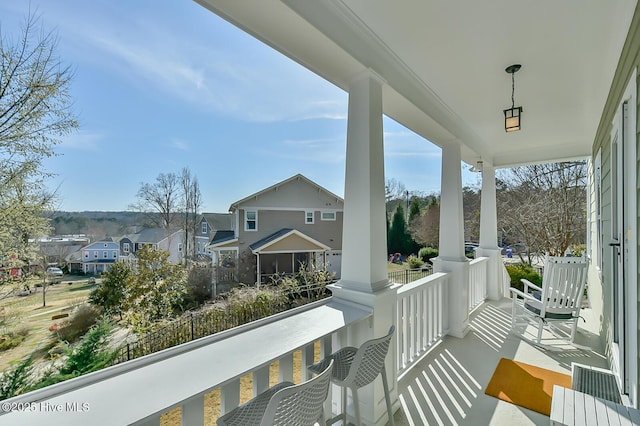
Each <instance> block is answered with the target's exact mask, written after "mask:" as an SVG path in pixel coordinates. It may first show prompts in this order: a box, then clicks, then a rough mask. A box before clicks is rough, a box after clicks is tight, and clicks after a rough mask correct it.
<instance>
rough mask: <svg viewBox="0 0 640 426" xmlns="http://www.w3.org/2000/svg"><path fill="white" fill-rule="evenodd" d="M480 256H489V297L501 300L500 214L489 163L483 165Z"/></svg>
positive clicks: (494, 176) (493, 176)
mask: <svg viewBox="0 0 640 426" xmlns="http://www.w3.org/2000/svg"><path fill="white" fill-rule="evenodd" d="M476 254H477V255H478V256H485V257H488V258H489V264H488V265H487V297H488V298H489V299H491V300H499V299H502V297H504V294H503V290H502V288H503V287H502V255H501V254H502V249H501V248H500V247H498V215H497V209H496V170H495V168H494V167H493V166H491V165H489V164H486V162H485V164H483V167H482V191H481V192H480V247H479V248H478V250H476Z"/></svg>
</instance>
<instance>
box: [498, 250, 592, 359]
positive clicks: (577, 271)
mask: <svg viewBox="0 0 640 426" xmlns="http://www.w3.org/2000/svg"><path fill="white" fill-rule="evenodd" d="M587 268H588V262H587V260H586V259H585V258H581V257H550V256H547V258H546V259H545V263H544V272H543V274H544V275H543V278H542V288H540V287H538V286H536V285H535V284H533V283H531V282H530V281H528V280H526V279H522V280H521V281H522V283H523V284H524V292H523V291H520V290H518V289H515V288H511V289H510V291H511V297H512V298H513V308H512V318H511V326H512V329H513V328H515V326H516V324H517V323H518V321H517V320H518V319H520V318H525V319H526V320H527V322H529V321H531V320H534V321H536V322H537V325H538V336H537V339H536V341H531V343H533V344H535V345H537V346H540V347H542V348H545V349H550V350H562V349H559V348H554V347H552V346H549V345H544V344H542V343H541V340H542V330H543V328H544V326H545V325H547V326H548V328H549V330H550V331H551V332H552V333H553V334H554V335H555V336H556V337H559V338H564V339H567V338H568V341H569V344H571V345H572V346H574V347H577V348H579V349H585V350H589V349H590V348H589V347H587V346H581V345H578V344H576V343H575V342H574V339H575V335H576V329H577V327H578V320H579V319H580V309H581V308H582V298H583V294H584V288H585V285H586V283H587ZM530 290H533V291H531V292H530ZM559 322H564V323H568V324H569V326H570V327H571V328H570V331H569V332H566V331H564V330H562V329H560V328H558V327H557V326H556V325H555V323H559ZM523 339H525V340H530V339H526V338H525V337H524V335H523Z"/></svg>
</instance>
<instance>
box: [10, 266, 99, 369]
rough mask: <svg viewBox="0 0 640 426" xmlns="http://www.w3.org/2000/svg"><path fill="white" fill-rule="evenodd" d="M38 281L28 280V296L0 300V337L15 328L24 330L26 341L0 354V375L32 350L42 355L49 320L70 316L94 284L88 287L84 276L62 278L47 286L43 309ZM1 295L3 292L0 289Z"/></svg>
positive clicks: (52, 322) (48, 335)
mask: <svg viewBox="0 0 640 426" xmlns="http://www.w3.org/2000/svg"><path fill="white" fill-rule="evenodd" d="M40 282H41V280H35V279H34V280H31V281H28V283H29V286H30V287H31V289H32V293H31V294H30V295H28V296H17V295H13V296H9V297H7V298H5V299H2V300H0V318H2V319H3V320H4V324H3V325H2V327H1V331H2V333H1V334H4V333H6V332H9V331H14V330H17V329H24V328H26V329H27V330H28V331H29V334H28V336H27V338H26V339H25V340H24V341H23V342H22V343H21V344H20V345H19V346H17V347H15V348H12V349H9V350H6V351H2V352H0V372H1V371H4V370H6V369H7V368H8V367H10V366H12V365H14V364H16V363H18V362H20V361H21V360H22V359H23V358H24V357H25V356H27V355H29V354H30V353H32V352H33V351H35V350H36V349H41V350H42V353H41V354H39V355H44V354H45V353H46V349H48V345H49V344H50V343H51V342H52V339H50V336H51V332H50V331H49V327H51V326H52V325H53V324H55V323H56V322H58V323H59V322H61V321H63V320H64V318H62V319H57V320H52V319H51V317H52V316H54V315H58V314H65V313H69V314H70V313H71V311H72V310H73V308H74V307H75V306H76V305H78V304H81V303H84V302H86V300H87V298H88V296H89V293H90V292H91V290H92V289H93V288H94V287H95V286H96V284H89V283H88V277H79V276H64V277H63V279H62V281H61V282H60V283H58V284H54V285H49V286H48V287H47V291H46V298H45V299H46V306H43V303H42V302H43V298H42V288H41V287H35V284H36V283H40ZM0 290H2V292H6V290H5V289H3V288H2V287H0Z"/></svg>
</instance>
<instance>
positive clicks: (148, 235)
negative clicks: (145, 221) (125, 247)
mask: <svg viewBox="0 0 640 426" xmlns="http://www.w3.org/2000/svg"><path fill="white" fill-rule="evenodd" d="M176 232H179V231H171V235H173V234H175V233H176ZM167 236H168V234H167V231H166V230H164V229H162V228H144V229H141V230H140V231H138V232H136V233H135V234H127V235H124V236H123V237H121V238H120V240H122V239H124V238H128V239H129V240H131V241H132V242H134V243H152V244H156V243H159V242H160V241H162V240H164V239H165V238H167Z"/></svg>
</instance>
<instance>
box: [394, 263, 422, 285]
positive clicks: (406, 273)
mask: <svg viewBox="0 0 640 426" xmlns="http://www.w3.org/2000/svg"><path fill="white" fill-rule="evenodd" d="M432 273H433V269H432V268H431V266H429V267H422V268H418V269H403V270H401V271H391V272H389V281H391V282H393V283H396V284H409V283H410V282H413V281H415V280H419V279H420V278H424V277H426V276H427V275H431V274H432Z"/></svg>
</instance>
